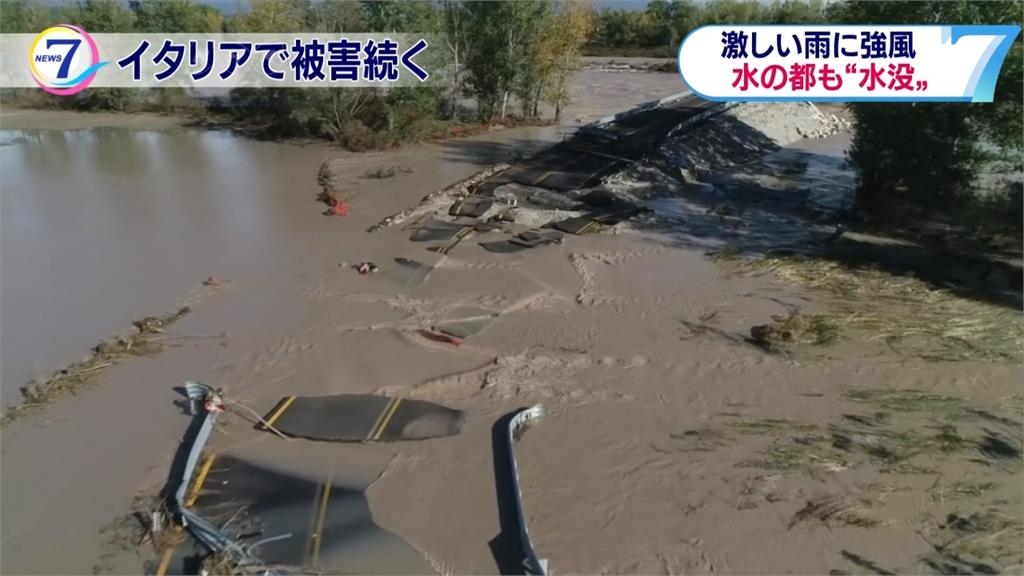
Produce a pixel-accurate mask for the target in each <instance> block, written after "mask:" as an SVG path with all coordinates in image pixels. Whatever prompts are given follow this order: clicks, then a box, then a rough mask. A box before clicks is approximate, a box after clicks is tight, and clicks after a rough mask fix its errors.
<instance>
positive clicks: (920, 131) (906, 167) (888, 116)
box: [827, 0, 1024, 214]
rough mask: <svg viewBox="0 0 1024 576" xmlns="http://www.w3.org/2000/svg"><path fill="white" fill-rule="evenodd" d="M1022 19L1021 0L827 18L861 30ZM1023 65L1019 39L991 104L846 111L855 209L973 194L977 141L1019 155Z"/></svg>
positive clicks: (858, 106) (884, 5) (906, 6)
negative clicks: (851, 125)
mask: <svg viewBox="0 0 1024 576" xmlns="http://www.w3.org/2000/svg"><path fill="white" fill-rule="evenodd" d="M1021 11H1022V4H1021V2H1020V1H1019V0H1018V1H1014V2H998V1H997V2H968V1H963V0H961V1H946V2H943V1H935V0H932V1H927V2H895V1H887V2H843V3H841V4H836V5H832V6H829V7H828V10H827V12H828V14H829V16H830V18H832V19H834V20H838V21H842V22H849V23H863V24H883V23H884V24H899V23H943V24H947V23H948V24H981V23H986V24H999V23H1019V22H1020V16H1021ZM1021 57H1022V45H1021V39H1020V37H1019V36H1018V38H1017V40H1016V41H1015V42H1014V44H1013V46H1012V47H1011V49H1010V53H1009V54H1008V56H1007V60H1006V63H1005V65H1004V66H1003V69H1002V70H1001V72H1000V75H999V80H998V82H997V86H996V93H995V99H994V102H993V103H992V104H963V103H929V102H916V103H854V104H851V105H850V110H851V111H852V112H853V116H854V120H855V124H856V133H855V136H854V140H853V145H852V147H851V150H850V152H849V156H850V159H851V160H852V161H853V163H854V164H855V165H856V166H857V168H858V169H859V173H860V184H859V186H858V189H857V197H856V206H857V207H858V208H859V209H862V210H864V211H866V212H869V213H873V214H879V213H880V212H882V211H883V210H884V209H885V208H886V199H887V198H890V197H893V196H900V197H902V198H904V199H906V198H908V197H916V199H918V200H922V199H924V198H926V197H927V199H928V202H929V203H931V204H933V205H935V204H941V203H945V204H947V205H948V203H949V202H950V201H955V200H957V199H959V198H962V197H964V196H966V195H968V194H970V193H971V192H972V191H973V186H974V183H975V181H976V177H977V172H978V169H979V167H980V165H981V163H982V162H983V160H984V159H985V158H984V155H983V153H982V144H981V143H982V141H983V140H985V141H988V142H990V143H995V144H998V145H1001V146H1003V147H1004V148H1008V149H1010V150H1013V151H1016V153H1017V154H1018V155H1019V153H1020V151H1021V149H1022V147H1024V142H1022V140H1024V135H1022V133H1024V115H1022V107H1021V102H1022V78H1021V73H1022V72H1021ZM1018 157H1019V156H1018Z"/></svg>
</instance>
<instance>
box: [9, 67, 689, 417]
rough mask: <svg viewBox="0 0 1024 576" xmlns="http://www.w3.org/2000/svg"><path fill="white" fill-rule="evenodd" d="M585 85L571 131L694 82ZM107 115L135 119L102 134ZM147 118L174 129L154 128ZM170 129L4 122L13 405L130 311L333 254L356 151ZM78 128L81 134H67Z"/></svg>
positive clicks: (452, 171) (453, 162) (376, 185)
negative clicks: (338, 175)
mask: <svg viewBox="0 0 1024 576" xmlns="http://www.w3.org/2000/svg"><path fill="white" fill-rule="evenodd" d="M574 88H575V89H574V92H575V93H576V94H577V96H576V97H575V99H574V102H573V104H572V105H571V106H570V107H569V108H568V109H567V110H566V114H565V116H564V122H566V123H568V124H579V123H582V122H587V121H592V120H595V119H596V118H598V117H600V116H602V115H604V114H608V113H611V112H615V111H619V110H623V109H625V108H628V107H629V106H631V105H635V104H637V103H640V102H643V101H646V100H650V99H652V98H658V97H661V96H665V95H668V94H672V93H675V92H679V91H680V90H681V89H682V86H681V85H680V83H679V79H678V76H676V75H674V74H651V73H621V74H603V73H601V72H596V71H585V72H583V73H581V74H580V76H579V77H578V78H577V83H576V86H575V87H574ZM108 117H109V118H108ZM97 119H98V120H100V121H106V120H111V119H113V123H114V124H117V125H120V126H123V127H122V128H96V127H92V128H87V127H88V126H89V124H90V122H95V121H97ZM140 123H141V125H142V127H143V128H145V127H146V125H147V124H148V125H151V126H153V125H155V126H159V127H160V128H161V129H160V130H149V129H142V130H140V129H139V127H140V126H139V124H140ZM169 125H171V126H173V122H169V121H168V120H167V119H165V118H162V117H154V118H147V117H141V118H135V119H133V118H132V117H131V116H127V115H120V116H119V115H102V114H96V115H92V114H78V115H75V114H61V113H52V112H46V113H39V112H31V111H13V112H9V113H5V114H4V115H3V116H2V117H0V128H17V127H22V126H30V127H32V128H46V129H45V130H38V129H32V130H27V129H26V130H13V129H0V175H2V176H0V189H2V197H0V206H2V209H0V217H2V220H0V234H2V237H0V267H2V276H3V290H2V291H0V292H2V294H0V316H2V318H3V322H2V327H0V340H2V343H3V346H2V362H0V364H2V375H0V378H2V387H0V403H2V405H3V406H8V405H11V404H14V403H17V402H20V399H21V394H20V388H21V387H22V386H24V385H25V384H26V383H27V382H28V381H30V380H31V379H33V378H42V379H45V378H47V377H48V376H49V375H50V374H51V373H52V372H53V371H54V370H55V369H57V368H59V367H60V366H63V365H66V364H68V363H70V362H72V361H75V360H77V359H79V358H82V357H83V356H86V355H88V353H89V350H90V348H91V347H92V346H93V345H95V344H96V343H97V342H98V340H99V339H101V338H105V337H107V336H110V335H111V334H112V333H113V332H115V331H119V330H122V329H125V328H130V325H131V324H130V323H131V320H133V319H136V318H140V317H142V316H146V315H159V314H163V313H166V312H168V311H170V310H171V309H172V308H173V307H174V306H176V305H180V304H182V303H185V302H186V300H187V298H188V296H189V294H190V293H191V291H192V290H193V289H195V288H196V287H197V286H198V285H199V284H200V283H201V282H202V281H203V280H204V279H206V278H207V277H209V276H217V277H218V279H230V280H232V281H235V282H258V283H262V282H267V281H273V279H274V278H282V277H285V276H287V275H288V273H289V270H291V269H292V268H293V265H294V264H295V258H294V255H296V254H305V255H307V256H308V257H309V258H312V257H313V253H316V252H323V251H324V250H323V248H324V246H323V245H322V243H321V242H320V241H318V239H321V240H322V238H323V234H324V233H325V232H326V231H327V230H330V229H331V227H332V225H333V224H336V223H332V222H331V221H330V219H329V218H322V217H320V215H319V212H317V211H316V210H317V207H318V206H319V205H317V204H315V203H314V202H313V200H314V198H315V196H316V194H317V192H318V191H319V189H318V188H317V183H316V173H317V168H318V167H319V165H320V163H321V162H323V161H324V160H325V159H326V158H331V157H338V156H340V155H346V154H345V153H344V152H342V151H340V150H338V149H336V148H330V147H328V146H324V145H320V144H311V145H301V146H300V145H295V144H282V143H271V142H258V141H254V140H250V139H246V138H240V137H237V136H235V135H233V134H231V133H228V132H210V131H203V130H191V129H184V128H173V127H169ZM69 126H70V127H75V128H78V127H81V128H82V129H75V130H62V128H64V127H69ZM559 134H560V129H558V128H554V127H549V128H544V129H540V128H538V129H529V128H527V129H517V130H505V131H499V132H495V133H492V134H489V135H488V136H487V138H486V142H482V143H481V142H477V143H476V144H475V145H474V144H470V143H469V142H468V141H465V140H458V141H451V142H449V143H442V145H441V146H442V148H443V150H444V152H443V153H442V154H441V155H440V156H441V158H437V157H436V154H435V157H428V156H427V155H425V154H424V153H423V151H424V150H425V149H424V148H423V147H419V148H417V147H410V148H405V149H403V150H402V151H401V152H390V153H379V154H367V155H363V156H361V157H360V156H358V155H351V156H353V157H359V158H362V157H365V158H367V159H375V160H378V161H379V160H381V158H383V157H385V156H388V157H395V158H396V160H395V162H396V163H401V164H403V165H404V166H405V167H407V168H409V169H411V170H412V171H413V172H411V174H414V175H415V176H414V177H407V178H398V179H392V180H386V181H380V180H378V181H373V180H368V179H365V178H362V176H363V175H364V173H365V171H366V165H365V162H363V161H361V160H360V161H354V162H353V167H352V174H351V176H352V185H353V187H354V188H358V189H359V190H363V189H370V190H380V191H384V192H386V194H387V195H388V196H389V197H396V196H398V195H399V193H400V192H401V191H403V190H407V189H409V188H410V187H411V188H413V189H415V188H417V187H423V190H422V194H426V193H428V192H430V191H431V189H429V188H428V187H426V186H425V183H426V182H433V183H436V184H437V185H444V184H447V183H450V182H452V181H454V180H457V179H459V178H462V177H464V176H465V175H466V168H467V166H469V165H482V164H487V163H493V162H500V161H503V160H505V159H506V158H508V157H509V156H510V155H511V154H513V152H514V151H515V150H522V149H523V148H524V147H527V148H528V147H530V146H532V145H533V144H535V143H540V142H544V141H550V140H552V139H555V138H558V137H559ZM416 150H420V153H416ZM398 157H401V159H400V160H399V159H398ZM396 188H398V189H396ZM414 191H416V192H419V191H418V190H414ZM357 201H358V200H357ZM380 205H381V202H380V199H377V201H375V203H374V206H375V207H377V206H380ZM388 208H390V207H388ZM395 208H396V209H397V208H398V207H397V206H395ZM382 215H383V214H382ZM334 227H335V228H336V226H334ZM307 263H309V262H307Z"/></svg>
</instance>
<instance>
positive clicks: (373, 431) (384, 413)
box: [366, 397, 398, 440]
mask: <svg viewBox="0 0 1024 576" xmlns="http://www.w3.org/2000/svg"><path fill="white" fill-rule="evenodd" d="M396 400H398V398H397V397H396V398H389V399H388V403H387V404H385V405H384V409H383V410H381V411H380V416H377V421H376V422H374V423H373V427H371V428H370V431H369V432H368V433H367V434H366V439H367V440H373V436H374V434H376V433H377V428H379V427H380V423H381V422H383V421H384V417H385V416H387V415H388V410H391V405H392V404H394V403H395V401H396Z"/></svg>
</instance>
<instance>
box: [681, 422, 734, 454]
mask: <svg viewBox="0 0 1024 576" xmlns="http://www.w3.org/2000/svg"><path fill="white" fill-rule="evenodd" d="M669 437H670V438H672V439H673V440H678V441H680V442H682V443H683V447H682V450H684V451H687V452H713V451H715V450H717V449H718V448H722V447H724V446H726V445H728V444H729V443H730V440H729V438H728V436H726V435H725V433H724V432H722V431H720V430H716V429H714V428H709V427H704V428H697V429H694V430H687V431H685V432H682V433H678V434H670V435H669Z"/></svg>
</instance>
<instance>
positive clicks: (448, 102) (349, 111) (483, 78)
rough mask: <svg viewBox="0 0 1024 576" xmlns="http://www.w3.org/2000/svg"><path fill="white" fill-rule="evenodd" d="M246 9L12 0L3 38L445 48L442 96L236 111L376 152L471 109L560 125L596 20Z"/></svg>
mask: <svg viewBox="0 0 1024 576" xmlns="http://www.w3.org/2000/svg"><path fill="white" fill-rule="evenodd" d="M242 6H244V8H245V9H244V10H242V11H239V12H236V13H233V14H230V15H226V14H224V13H221V12H220V11H218V10H217V9H216V8H214V7H212V6H210V5H207V4H202V3H199V2H196V1H193V0H131V1H129V2H127V3H125V2H123V1H122V0H78V1H77V2H75V3H73V4H68V5H63V6H57V7H47V6H45V5H41V4H39V3H38V2H35V1H34V0H3V7H2V9H0V31H3V32H38V31H39V30H41V29H43V28H45V27H46V26H48V25H52V24H54V23H58V22H74V23H77V24H80V25H82V26H83V27H84V28H86V29H87V30H89V31H91V32H169V33H174V32H195V33H205V32H300V31H314V32H325V33H331V34H341V33H360V32H415V33H422V34H430V35H431V36H432V37H433V38H435V39H440V40H441V42H439V43H436V44H434V45H435V46H437V47H438V48H439V49H440V52H441V54H439V55H438V54H436V53H435V57H439V59H440V60H441V62H440V64H441V69H442V70H443V71H444V72H443V74H442V76H443V77H442V81H441V82H440V83H438V84H435V85H434V87H431V88H421V87H417V88H395V89H379V88H362V89H351V88H320V89H307V90H295V89H238V90H233V91H232V92H231V95H230V98H229V99H228V102H227V104H228V106H227V107H225V110H227V111H228V112H230V113H232V114H234V115H235V116H236V117H237V118H239V119H240V120H241V119H244V120H245V122H246V123H247V124H249V125H250V126H256V127H259V128H260V129H261V130H262V131H263V132H264V133H265V134H266V135H268V136H300V137H301V136H310V137H327V138H331V139H333V140H335V141H337V142H339V143H341V144H343V145H346V146H349V147H352V148H365V147H380V146H386V145H388V144H390V143H394V142H400V141H408V140H412V139H416V138H420V137H424V136H428V135H430V134H432V133H434V132H436V131H438V130H443V129H444V128H445V127H446V125H447V124H449V123H450V122H452V121H460V120H462V119H461V118H460V116H461V115H463V114H464V113H462V112H461V111H462V110H463V109H464V108H465V107H466V106H465V104H466V103H467V102H475V103H476V113H475V115H476V118H475V120H478V121H481V122H490V121H493V120H495V119H499V120H501V121H506V120H508V119H509V117H510V116H513V115H514V116H517V117H519V118H525V119H527V120H529V119H535V118H539V116H540V112H541V104H542V103H548V104H550V105H551V106H552V107H553V108H554V114H555V117H556V118H558V117H559V116H560V114H561V112H562V110H563V108H564V105H565V103H566V102H567V101H568V98H569V84H570V82H571V80H572V78H573V76H574V75H575V72H576V70H577V69H578V68H579V65H580V55H581V53H582V47H583V45H584V44H585V43H586V41H587V39H588V38H589V36H590V32H591V29H592V26H593V22H594V16H595V14H594V12H593V9H592V8H591V6H590V5H589V4H586V3H585V2H583V1H581V0H519V1H516V2H489V1H483V0H468V1H461V0H434V1H432V0H391V1H364V2H358V1H351V0H250V1H249V2H248V3H246V4H245V5H242ZM30 97H31V98H35V99H36V102H35V103H42V104H47V105H54V106H70V107H73V108H77V109H114V110H127V109H134V108H140V107H146V108H156V109H161V110H163V109H167V108H169V107H172V106H178V105H181V104H182V103H183V102H189V99H188V98H187V96H186V93H185V91H183V90H180V89H179V90H176V89H160V90H151V91H140V90H118V89H99V88H91V89H89V90H86V91H84V92H83V93H81V94H80V95H76V96H75V97H72V98H63V99H56V98H49V97H48V96H47V95H43V94H40V93H39V92H38V91H32V92H31V94H30ZM39 99H42V102H40V101H39ZM191 104H192V105H193V106H196V105H197V103H196V102H195V101H191Z"/></svg>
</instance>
